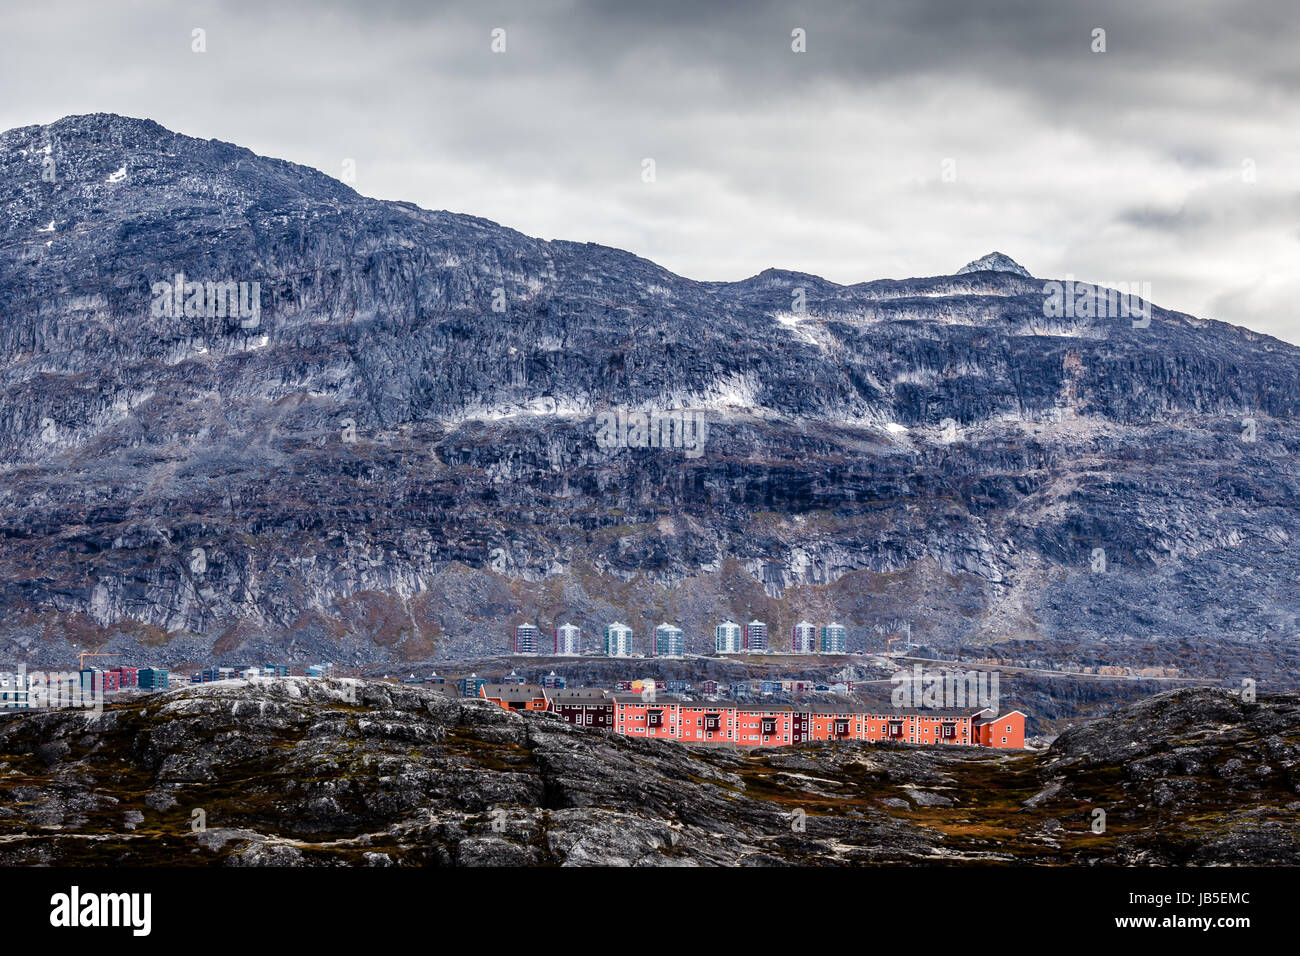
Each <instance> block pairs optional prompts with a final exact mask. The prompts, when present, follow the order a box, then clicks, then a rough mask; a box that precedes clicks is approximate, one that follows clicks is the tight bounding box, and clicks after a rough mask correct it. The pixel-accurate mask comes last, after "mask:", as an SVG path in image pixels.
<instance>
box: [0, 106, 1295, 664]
mask: <svg viewBox="0 0 1300 956" xmlns="http://www.w3.org/2000/svg"><path fill="white" fill-rule="evenodd" d="M1139 278H1140V277H1129V279H1131V280H1136V279H1139ZM1132 289H1137V290H1138V291H1139V293H1140V294H1141V296H1142V297H1141V300H1140V301H1139V300H1137V299H1128V298H1119V297H1117V296H1116V295H1113V294H1111V293H1109V292H1107V291H1106V290H1105V289H1099V288H1098V287H1094V286H1078V287H1073V286H1069V285H1066V284H1064V283H1059V282H1058V283H1056V284H1055V285H1053V284H1052V283H1051V282H1049V281H1047V280H1043V279H1036V278H1032V277H1030V276H1029V274H1028V273H1027V272H1026V271H1025V270H1024V269H1023V268H1020V267H1019V266H1017V265H1016V263H1014V262H1013V261H1012V260H1010V259H1008V258H1007V257H1006V256H1003V255H1002V254H1000V253H994V254H992V255H991V256H987V257H985V258H984V259H980V260H976V261H975V262H973V263H971V264H970V265H969V266H968V267H966V268H965V269H962V270H960V271H959V272H958V273H957V274H955V275H950V276H934V277H926V278H912V279H903V280H895V279H878V280H874V281H869V282H862V283H859V284H856V285H849V286H844V285H837V284H835V283H833V282H828V281H826V280H824V279H820V278H818V277H816V276H811V275H805V274H800V273H794V272H788V271H783V270H779V269H770V270H767V271H765V272H763V273H760V274H759V275H757V276H754V277H752V278H750V279H746V280H743V281H739V282H697V281H692V280H689V279H685V278H682V277H680V276H676V275H674V274H672V273H670V272H668V271H667V270H664V269H662V268H659V267H658V266H656V265H655V264H654V263H651V262H648V261H646V260H644V259H641V258H638V257H636V256H634V255H631V254H629V253H626V252H622V251H620V250H617V249H610V248H606V247H602V246H597V245H593V244H583V243H579V242H564V241H542V240H538V239H532V238H529V237H527V236H524V235H521V234H519V233H518V232H515V231H513V230H510V229H508V228H505V227H502V226H498V225H496V224H495V223H491V222H487V221H485V220H482V219H477V218H474V217H472V216H466V215H459V214H453V213H449V212H431V211H427V210H423V209H420V208H417V207H415V206H413V205H410V204H408V203H400V202H381V201H376V200H372V199H367V198H365V197H362V196H360V195H358V194H357V193H355V192H354V191H353V190H351V189H350V188H348V187H347V186H345V185H344V184H342V183H340V182H337V181H335V180H333V179H330V178H329V177H327V176H324V175H322V174H321V173H318V172H316V171H314V170H311V169H306V168H303V167H300V166H295V165H293V164H290V163H286V162H282V161H279V160H273V159H267V158H264V157H260V156H257V155H254V154H253V153H251V152H249V151H248V150H246V149H241V148H239V147H237V146H233V145H230V144H226V143H221V142H217V141H203V140H197V139H192V138H189V137H185V136H180V135H177V134H175V133H171V132H169V131H167V130H165V129H163V128H162V127H160V126H158V125H157V124H155V123H152V122H149V121H144V120H136V119H128V118H124V117H120V116H112V115H100V114H97V115H90V116H75V117H68V118H66V119H63V120H60V121H58V122H56V123H52V124H50V125H48V126H34V127H27V128H22V129H16V130H11V131H9V132H7V133H4V134H2V135H0V476H2V480H0V589H2V593H0V660H26V661H28V662H29V663H42V662H44V663H62V664H64V665H66V664H68V663H70V662H71V660H72V657H71V654H72V650H71V649H72V646H73V645H77V646H82V647H84V646H97V647H102V648H104V649H105V650H107V651H110V652H117V653H122V654H124V655H126V656H127V657H129V658H130V659H132V660H133V661H135V662H139V663H146V662H155V663H170V664H175V663H177V662H181V661H206V660H216V661H219V662H222V663H236V662H244V661H250V662H251V661H260V660H262V659H272V660H285V661H292V662H298V663H301V662H306V661H314V660H335V661H340V662H344V663H351V664H357V665H386V664H387V663H389V662H413V661H427V660H431V659H443V658H447V657H467V656H471V655H474V654H486V653H499V652H500V651H501V650H503V649H504V648H505V646H506V641H507V634H508V630H509V628H510V627H512V626H513V624H515V623H517V622H519V621H520V620H524V619H530V620H534V621H535V622H536V623H538V624H539V625H541V626H542V627H543V628H544V629H545V628H548V627H550V626H552V625H553V624H554V623H558V622H560V621H563V620H572V621H573V622H574V623H576V624H579V625H580V626H582V627H583V628H584V631H585V632H586V634H587V642H588V646H589V647H590V646H594V636H595V635H596V634H598V633H600V632H601V631H602V630H603V627H604V625H605V624H606V623H608V622H609V621H611V620H615V619H619V620H623V621H625V622H627V623H628V624H630V625H631V626H633V627H634V628H635V629H636V632H637V639H638V641H639V642H644V641H645V640H646V638H647V636H648V634H649V631H650V629H651V628H652V627H653V626H654V625H655V624H657V623H659V622H660V621H661V620H673V621H677V622H679V623H680V624H681V625H682V626H683V627H684V629H685V630H686V635H687V645H688V649H690V650H705V649H706V648H708V647H709V646H710V644H709V637H710V633H711V627H712V625H713V624H714V623H716V622H717V621H719V620H721V619H722V618H724V617H727V616H730V617H733V618H735V619H737V620H749V619H751V618H754V617H759V618H762V619H763V620H766V621H768V622H769V623H770V624H771V625H772V627H773V632H774V634H778V635H780V634H788V632H789V631H788V629H789V626H790V625H791V624H793V623H794V622H795V621H797V620H799V619H800V618H807V619H809V620H813V621H827V620H831V619H838V620H840V621H842V622H844V623H846V624H847V625H848V626H849V634H850V647H851V648H854V649H856V648H862V647H866V646H870V647H881V646H883V644H882V642H881V638H880V635H879V633H878V630H880V629H886V628H890V627H896V626H897V625H898V624H900V623H901V622H902V621H907V622H910V625H911V629H912V635H913V639H914V640H916V641H917V642H918V643H922V644H924V645H925V646H926V647H927V648H930V649H931V650H932V651H933V652H935V653H937V654H941V653H956V652H957V651H958V650H960V649H965V650H966V651H970V649H972V648H973V649H975V651H976V652H980V651H981V650H983V651H987V653H988V656H990V657H992V656H997V657H999V658H1002V659H1006V660H1025V659H1031V658H1033V659H1038V658H1042V659H1048V660H1067V661H1074V662H1078V663H1082V664H1132V665H1157V666H1170V667H1177V668H1179V669H1180V672H1181V673H1193V674H1206V675H1210V676H1216V677H1218V676H1224V677H1233V678H1235V677H1239V676H1249V677H1253V678H1256V679H1258V680H1260V681H1261V682H1262V683H1261V687H1262V688H1263V687H1268V686H1273V687H1277V686H1282V685H1284V684H1289V683H1291V681H1292V678H1291V675H1292V674H1293V673H1294V671H1295V665H1296V662H1297V654H1296V643H1295V635H1296V616H1297V608H1298V607H1300V595H1298V594H1297V589H1296V581H1297V580H1300V573H1298V572H1300V550H1298V549H1297V547H1296V541H1297V535H1298V534H1300V524H1298V519H1297V503H1298V501H1300V488H1298V485H1297V478H1296V467H1295V461H1296V451H1297V447H1298V446H1300V441H1298V439H1300V432H1298V431H1297V425H1296V414H1297V410H1298V409H1300V374H1298V373H1300V351H1298V350H1297V349H1296V348H1294V347H1293V346H1290V345H1288V344H1286V343H1283V342H1280V341H1278V340H1276V339H1272V338H1269V337H1268V336H1264V335H1258V334H1255V333H1252V332H1250V331H1248V330H1246V329H1242V328H1236V327H1232V326H1229V325H1226V324H1223V323H1219V322H1214V321H1210V320H1206V319H1200V318H1196V317H1193V316H1190V315H1185V314H1181V313H1177V312H1171V311H1167V310H1164V309H1161V308H1159V307H1158V306H1155V305H1153V304H1151V302H1150V298H1151V296H1150V295H1147V294H1146V290H1145V288H1143V287H1142V285H1141V283H1136V282H1135V284H1134V286H1132V287H1131V288H1130V290H1129V291H1132ZM651 413H658V414H657V415H655V417H654V418H653V419H651V418H650V417H649V416H650V415H651ZM642 415H645V416H646V418H645V419H644V420H643V419H642V417H641V416H642ZM651 423H653V425H654V429H653V430H654V433H655V434H654V438H655V440H651V437H650V435H649V434H648V432H649V431H650V430H651V429H649V428H647V427H645V426H647V425H650V424H651ZM641 646H645V645H644V644H642V645H641ZM1270 682H1271V683H1270Z"/></svg>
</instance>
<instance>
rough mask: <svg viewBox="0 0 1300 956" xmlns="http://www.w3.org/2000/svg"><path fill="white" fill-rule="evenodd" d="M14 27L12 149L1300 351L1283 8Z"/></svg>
mask: <svg viewBox="0 0 1300 956" xmlns="http://www.w3.org/2000/svg"><path fill="white" fill-rule="evenodd" d="M1058 8H1059V9H1058ZM308 9H309V10H310V13H308V12H307V10H308ZM4 17H5V20H4V24H5V29H4V30H3V32H0V83H3V84H4V88H5V89H6V90H8V91H10V94H11V95H9V96H8V97H6V98H5V100H4V102H3V103H0V126H3V127H5V128H9V127H13V126H19V125H27V124H30V123H44V122H50V121H52V120H54V119H56V118H58V117H59V116H63V115H67V114H69V113H84V112H94V111H108V112H117V113H124V114H127V115H134V116H148V117H150V118H152V119H155V120H157V121H158V122H160V123H162V124H163V125H165V126H168V127H169V128H172V129H176V130H178V131H180V132H184V133H189V134H191V135H197V136H203V137H216V138H220V139H224V140H229V141H233V142H237V143H240V144H241V145H245V146H248V147H249V148H250V149H254V150H256V151H258V152H261V153H266V154H269V155H274V156H280V157H283V158H286V159H290V160H293V161H295V162H301V163H305V164H308V165H312V166H316V167H318V168H320V169H322V170H323V171H325V172H327V173H330V174H331V175H338V174H339V172H340V170H341V168H342V161H343V159H344V158H353V159H355V160H356V164H357V171H358V180H357V182H356V186H357V188H358V189H359V190H360V191H361V192H363V193H365V194H368V195H373V196H377V197H381V198H388V199H407V200H410V201H413V202H417V203H419V204H421V205H423V206H428V207H432V208H448V209H454V210H457V211H463V212H468V213H473V214H476V215H482V216H486V217H488V218H491V219H496V220H498V221H500V222H503V223H505V224H507V225H510V226H513V227H515V228H518V229H520V230H522V231H524V232H528V233H530V234H534V235H540V236H544V237H547V238H569V239H576V240H582V241H595V242H605V243H608V244H611V245H616V246H620V247H623V248H626V249H629V250H631V251H633V252H636V253H638V254H640V255H644V256H646V257H648V258H650V259H653V260H655V261H657V262H660V263H661V264H663V265H665V266H667V267H668V268H670V269H673V270H674V271H676V272H680V273H682V274H685V275H689V276H692V277H694V278H702V279H738V278H743V277H745V276H747V275H751V274H753V273H756V272H758V271H760V270H761V269H763V268H766V267H768V266H774V265H775V266H781V267H785V268H791V269H798V270H802V271H806V272H811V273H815V274H819V275H824V276H826V277H828V278H831V279H834V280H836V281H840V282H856V281H861V280H863V279H868V278H876V277H879V276H886V275H896V276H907V275H926V274H935V273H943V272H951V271H953V270H954V269H956V268H957V267H958V266H960V265H961V264H962V263H964V262H966V261H968V260H970V259H973V258H975V257H977V256H979V255H981V254H983V253H985V252H987V251H989V250H991V249H994V248H996V249H1001V250H1003V251H1004V252H1007V253H1009V254H1011V255H1012V256H1014V257H1015V258H1017V259H1019V260H1020V261H1022V262H1023V263H1024V264H1025V265H1026V267H1028V268H1029V269H1030V270H1031V271H1033V272H1034V273H1035V274H1039V275H1055V276H1063V275H1065V274H1066V273H1071V274H1074V275H1077V276H1079V277H1081V278H1085V279H1086V278H1089V277H1092V278H1106V277H1111V276H1116V275H1118V274H1120V273H1121V272H1122V273H1123V274H1124V275H1125V276H1126V277H1128V278H1131V279H1134V280H1142V281H1150V282H1151V283H1152V287H1153V295H1154V298H1155V299H1156V301H1157V302H1159V303H1160V304H1162V305H1165V306H1168V307H1171V308H1176V309H1181V310H1183V311H1187V312H1192V313H1195V314H1200V315H1207V316H1209V317H1213V318H1219V319H1224V320H1227V321H1232V322H1236V323H1239V324H1242V325H1246V326H1249V327H1251V328H1255V329H1258V330H1260V331H1264V332H1269V333H1271V334H1274V335H1278V336H1280V337H1283V338H1287V339H1289V340H1291V341H1300V319H1298V318H1297V316H1296V314H1295V310H1294V308H1293V306H1292V303H1293V302H1295V301H1297V299H1300V277H1297V270H1296V269H1295V268H1294V262H1295V261H1296V254H1297V251H1300V250H1298V249H1297V234H1296V230H1295V227H1294V223H1295V221H1296V218H1295V213H1296V212H1297V211H1298V209H1300V207H1298V205H1297V200H1296V197H1297V196H1300V162H1298V161H1297V160H1298V159H1300V132H1298V131H1300V106H1298V105H1297V95H1296V94H1297V92H1298V91H1300V58H1297V57H1296V56H1295V55H1294V38H1295V36H1296V19H1297V16H1296V12H1295V9H1294V5H1293V4H1291V3H1290V2H1289V0H1277V2H1270V3H1250V2H1246V3H1242V2H1228V0H1224V2H1148V3H1143V4H1133V3H1131V0H1106V2H1093V3H1087V4H1069V5H1064V4H1051V3H1042V2H1040V0H986V2H982V3H979V4H960V3H947V2H945V3H939V2H932V0H889V2H877V3H871V4H862V3H854V2H849V0H844V2H835V3H829V2H804V3H800V2H794V3H780V2H773V0H745V2H734V3H716V2H715V3H698V2H696V0H660V2H656V3H645V4H641V3H626V2H614V0H592V2H579V0H527V2H523V0H520V2H494V0H482V2H466V3H460V4H444V5H438V6H434V5H431V4H428V3H426V2H416V0H407V2H403V0H368V2H366V3H364V4H362V3H350V2H342V0H326V2H322V3H314V4H312V5H311V7H310V8H304V9H302V10H285V9H281V8H277V7H276V6H274V5H272V4H267V3H264V2H256V3H254V2H233V0H232V2H214V0H199V2H196V3H192V4H185V5H183V6H182V5H177V4H168V3H165V2H162V0H142V2H139V3H133V4H105V3H103V2H101V0H81V2H71V0H53V2H48V3H46V4H45V5H43V6H33V7H31V8H29V9H26V10H20V11H7V12H6V13H5V14H4ZM194 27H202V28H203V29H205V30H206V31H207V36H208V52H207V53H205V54H202V55H197V54H194V53H192V52H191V51H190V31H191V29H193V28H194ZM494 27H504V28H505V29H506V30H507V52H506V53H504V54H493V53H492V52H491V51H490V49H489V32H490V31H491V30H492V29H493V28H494ZM796 27H800V28H803V29H804V30H806V31H807V50H808V51H807V53H803V54H795V53H792V52H791V50H790V32H791V30H792V29H794V28H796ZM1095 28H1102V29H1105V30H1106V44H1107V52H1105V53H1100V54H1098V53H1093V52H1091V50H1090V44H1091V41H1092V31H1093V29H1095ZM646 158H652V159H654V161H655V163H656V170H657V179H656V181H655V182H654V183H644V182H642V180H641V164H642V161H643V160H644V159H646ZM1247 169H1249V170H1251V171H1252V173H1253V176H1248V175H1247V174H1246V172H1245V171H1246V170H1247ZM945 170H951V171H955V179H953V180H951V181H950V178H949V177H946V176H945V175H944V173H945Z"/></svg>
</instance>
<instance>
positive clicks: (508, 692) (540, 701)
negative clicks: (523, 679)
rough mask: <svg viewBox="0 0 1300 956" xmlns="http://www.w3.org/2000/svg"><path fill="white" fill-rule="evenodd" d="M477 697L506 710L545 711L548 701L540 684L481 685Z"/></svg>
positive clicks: (548, 704)
mask: <svg viewBox="0 0 1300 956" xmlns="http://www.w3.org/2000/svg"><path fill="white" fill-rule="evenodd" d="M478 695H479V696H480V697H482V698H485V699H487V700H490V701H492V703H494V704H496V705H497V706H498V707H503V708H505V709H506V710H546V709H548V708H549V707H550V700H549V699H548V698H547V696H546V688H544V687H543V686H542V685H541V684H483V685H482V686H481V687H480V688H479V692H478Z"/></svg>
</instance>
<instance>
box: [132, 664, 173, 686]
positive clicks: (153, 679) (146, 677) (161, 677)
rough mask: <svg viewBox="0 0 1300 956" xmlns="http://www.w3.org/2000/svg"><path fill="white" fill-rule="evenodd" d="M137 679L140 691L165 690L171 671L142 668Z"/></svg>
mask: <svg viewBox="0 0 1300 956" xmlns="http://www.w3.org/2000/svg"><path fill="white" fill-rule="evenodd" d="M137 679H138V680H139V686H140V689H141V690H166V689H167V685H168V684H169V683H170V682H171V671H169V670H168V669H167V668H165V667H142V668H141V669H140V673H139V674H138V675H137Z"/></svg>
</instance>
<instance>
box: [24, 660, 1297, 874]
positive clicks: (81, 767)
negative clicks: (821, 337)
mask: <svg viewBox="0 0 1300 956" xmlns="http://www.w3.org/2000/svg"><path fill="white" fill-rule="evenodd" d="M1298 739H1300V708H1297V699H1296V698H1295V697H1293V696H1291V697H1260V698H1259V699H1258V701H1257V702H1255V703H1244V702H1242V701H1241V700H1239V699H1238V698H1235V697H1232V696H1230V695H1228V694H1226V693H1223V692H1220V691H1209V690H1199V691H1180V692H1173V693H1168V694H1162V695H1160V696H1158V697H1154V698H1150V699H1148V700H1146V701H1144V702H1142V703H1140V704H1138V705H1135V706H1132V707H1130V708H1128V709H1126V710H1124V711H1120V712H1117V713H1114V714H1111V715H1108V716H1105V717H1102V718H1100V719H1098V720H1096V721H1092V722H1090V723H1087V724H1085V725H1083V726H1080V727H1077V728H1074V729H1072V730H1070V731H1067V732H1066V733H1065V734H1062V735H1061V737H1060V738H1059V739H1058V740H1057V741H1056V743H1055V744H1054V745H1053V746H1052V748H1051V749H1050V750H1047V751H1042V752H1037V753H1021V752H1015V753H1012V752H1001V753H995V752H989V751H981V750H979V749H978V748H961V747H943V748H923V747H908V746H904V745H895V744H881V745H872V744H864V743H860V742H854V743H851V744H846V745H831V744H809V745H800V746H797V747H786V748H779V749H775V750H758V751H754V752H752V753H737V752H734V751H731V750H723V749H705V748H697V747H692V746H688V745H682V744H674V743H670V742H666V741H653V740H635V739H630V738H626V737H619V736H617V735H615V734H612V733H609V732H606V731H595V730H587V729H584V728H577V727H571V726H570V725H568V724H566V723H564V722H563V721H562V720H560V718H558V717H556V716H554V715H551V714H533V713H528V714H520V713H513V712H508V711H505V710H502V709H501V708H499V707H497V706H496V705H495V704H492V703H489V702H487V701H481V700H462V699H459V698H449V697H444V696H442V695H441V694H438V693H435V692H433V691H431V690H427V689H423V688H411V687H404V686H400V685H394V684H388V683H384V682H379V681H362V682H357V683H355V684H351V683H347V682H343V681H317V680H310V679H306V678H278V679H267V678H261V679H254V680H253V681H251V682H241V681H222V682H218V683H215V684H205V685H195V686H193V687H186V688H184V689H181V690H176V691H169V692H163V693H161V694H150V695H141V696H138V697H136V698H134V699H133V700H131V701H129V702H127V703H122V704H113V705H110V706H109V707H108V708H106V710H105V711H104V712H103V714H102V715H101V716H99V717H95V718H91V717H88V716H87V715H86V714H84V713H72V712H67V711H62V712H60V711H43V712H42V711H31V712H28V713H26V714H22V715H15V714H9V715H7V716H0V755H3V756H0V793H3V796H4V799H3V800H0V863H3V864H4V865H6V866H11V865H31V864H72V865H103V866H110V865H111V866H123V865H125V866H133V865H153V864H168V865H178V864H182V865H191V864H203V863H225V864H230V865H295V866H298V865H301V866H338V865H356V866H377V865H419V864H437V865H461V866H480V865H535V864H566V865H592V864H603V865H623V864H628V865H641V866H690V865H759V866H761V865H780V864H844V865H853V864H870V863H915V862H944V863H967V862H976V863H1028V864H1060V863H1079V864H1098V863H1119V864H1143V865H1217V864H1241V865H1266V864H1279V865H1296V864H1297V863H1300V850H1298V849H1297V847H1300V841H1298V840H1297V836H1300V834H1298V833H1297V824H1296V820H1297V815H1296V810H1297V809H1300V775H1298V774H1300V752H1298V751H1297V747H1296V742H1297V740H1298ZM1098 811H1101V814H1100V815H1099V814H1098Z"/></svg>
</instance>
